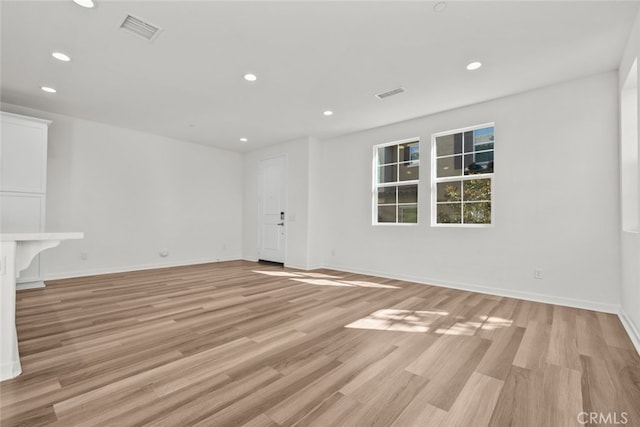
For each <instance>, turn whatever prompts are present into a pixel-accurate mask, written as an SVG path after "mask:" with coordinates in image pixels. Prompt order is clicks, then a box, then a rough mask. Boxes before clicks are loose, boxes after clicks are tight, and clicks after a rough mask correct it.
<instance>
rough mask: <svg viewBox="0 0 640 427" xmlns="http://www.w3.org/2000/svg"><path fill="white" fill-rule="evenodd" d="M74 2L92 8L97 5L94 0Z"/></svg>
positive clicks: (76, 0) (74, 0) (75, 0)
mask: <svg viewBox="0 0 640 427" xmlns="http://www.w3.org/2000/svg"><path fill="white" fill-rule="evenodd" d="M73 2H74V3H75V4H77V5H78V6H82V7H86V8H88V9H91V8H92V7H95V5H96V4H95V3H94V2H93V0H73Z"/></svg>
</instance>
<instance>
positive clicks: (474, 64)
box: [467, 61, 482, 71]
mask: <svg viewBox="0 0 640 427" xmlns="http://www.w3.org/2000/svg"><path fill="white" fill-rule="evenodd" d="M480 67H482V62H480V61H473V62H470V63H469V65H467V70H469V71H473V70H477V69H478V68H480Z"/></svg>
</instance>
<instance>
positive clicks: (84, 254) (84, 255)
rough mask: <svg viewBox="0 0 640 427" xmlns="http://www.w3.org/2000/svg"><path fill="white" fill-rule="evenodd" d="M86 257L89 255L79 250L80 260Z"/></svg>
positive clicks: (84, 259)
mask: <svg viewBox="0 0 640 427" xmlns="http://www.w3.org/2000/svg"><path fill="white" fill-rule="evenodd" d="M88 257H89V255H87V253H86V252H81V253H80V259H81V260H82V261H86V260H87V258H88Z"/></svg>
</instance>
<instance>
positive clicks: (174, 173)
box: [2, 104, 243, 278]
mask: <svg viewBox="0 0 640 427" xmlns="http://www.w3.org/2000/svg"><path fill="white" fill-rule="evenodd" d="M2 110H3V111H9V112H14V113H18V114H25V115H29V116H34V117H40V118H45V119H50V120H53V123H52V125H51V126H50V128H49V150H48V151H49V153H48V156H49V158H48V174H47V175H48V176H47V221H46V227H47V230H51V231H55V230H61V231H83V232H84V233H85V239H84V240H81V241H69V242H64V243H62V244H61V245H60V247H58V248H56V249H52V250H49V251H46V252H44V254H43V262H44V271H45V277H49V278H53V277H70V276H80V275H86V274H92V273H100V272H110V271H128V270H134V269H139V268H145V267H154V266H163V265H179V264H192V263H198V262H210V261H216V260H217V259H220V260H225V259H238V258H240V257H241V254H242V251H241V245H242V241H241V236H242V220H241V218H242V191H243V173H242V167H243V164H242V155H241V154H239V153H233V152H229V151H224V150H219V149H215V148H209V147H205V146H200V145H196V144H191V143H185V142H183V141H177V140H172V139H168V138H163V137H159V136H156V135H150V134H145V133H140V132H136V131H131V130H128V129H123V128H118V127H114V126H109V125H105V124H101V123H96V122H91V121H86V120H80V119H76V118H72V117H69V116H63V115H59V114H52V113H48V112H43V111H36V110H30V109H25V108H21V107H18V106H14V105H8V104H3V105H2ZM161 248H167V249H168V250H169V256H168V257H166V258H162V257H160V256H159V251H160V249H161ZM81 253H86V254H87V260H86V261H83V260H81V257H80V254H81Z"/></svg>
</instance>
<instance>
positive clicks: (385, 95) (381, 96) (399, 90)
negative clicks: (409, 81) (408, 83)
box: [376, 87, 404, 99]
mask: <svg viewBox="0 0 640 427" xmlns="http://www.w3.org/2000/svg"><path fill="white" fill-rule="evenodd" d="M402 92H404V88H403V87H399V88H397V89H392V90H389V91H387V92H382V93H379V94H377V95H376V98H378V99H385V98H388V97H390V96H393V95H397V94H399V93H402Z"/></svg>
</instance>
